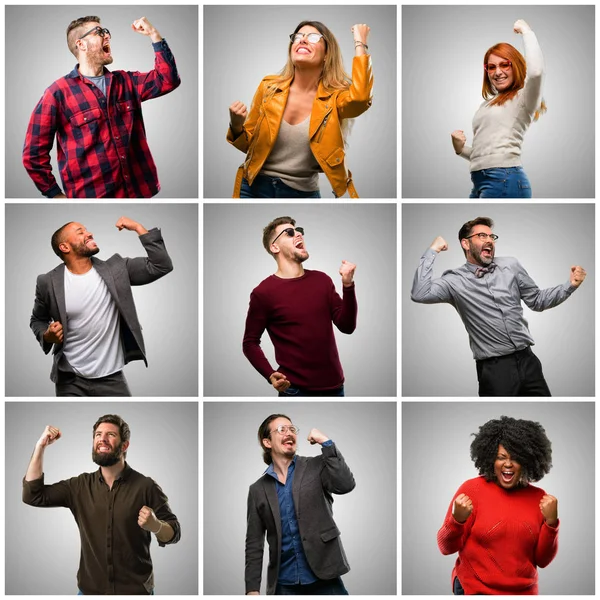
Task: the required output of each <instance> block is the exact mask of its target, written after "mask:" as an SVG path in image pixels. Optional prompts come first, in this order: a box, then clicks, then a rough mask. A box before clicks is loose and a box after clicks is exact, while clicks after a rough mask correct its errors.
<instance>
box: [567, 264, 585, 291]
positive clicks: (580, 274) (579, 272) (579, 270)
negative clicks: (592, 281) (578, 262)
mask: <svg viewBox="0 0 600 600" xmlns="http://www.w3.org/2000/svg"><path fill="white" fill-rule="evenodd" d="M586 275H587V273H586V272H585V269H584V268H583V267H579V266H575V267H571V276H570V278H569V279H570V281H571V285H573V286H575V287H579V286H580V285H581V284H582V283H583V280H584V279H585V276H586Z"/></svg>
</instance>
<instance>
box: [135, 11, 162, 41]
mask: <svg viewBox="0 0 600 600" xmlns="http://www.w3.org/2000/svg"><path fill="white" fill-rule="evenodd" d="M131 29H133V31H135V32H136V33H141V34H142V35H147V36H148V37H149V38H150V39H151V40H152V42H154V43H155V44H156V43H157V42H160V41H161V40H162V37H161V36H160V33H158V31H156V29H155V27H154V26H153V25H152V23H150V21H148V19H146V17H142V18H141V19H136V20H135V21H134V22H133V23H132V24H131Z"/></svg>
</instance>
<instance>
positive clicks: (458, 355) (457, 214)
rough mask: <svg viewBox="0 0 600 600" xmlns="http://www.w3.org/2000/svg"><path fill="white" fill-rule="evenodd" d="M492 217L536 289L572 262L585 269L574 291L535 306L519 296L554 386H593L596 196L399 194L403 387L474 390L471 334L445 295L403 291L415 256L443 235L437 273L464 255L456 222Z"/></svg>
mask: <svg viewBox="0 0 600 600" xmlns="http://www.w3.org/2000/svg"><path fill="white" fill-rule="evenodd" d="M477 216H488V217H491V218H492V219H493V220H494V223H495V227H494V231H495V232H496V233H497V234H498V236H499V239H498V242H497V243H496V255H497V256H514V257H516V258H517V259H518V260H519V262H520V263H521V264H522V265H523V266H524V267H525V269H526V270H527V272H528V273H529V275H530V276H531V277H532V278H533V280H534V281H535V282H536V283H537V285H538V286H539V287H540V289H544V288H548V287H553V286H556V285H559V284H561V283H564V282H567V281H568V280H569V274H570V269H571V265H581V266H582V267H583V268H584V269H585V270H586V271H587V278H586V280H585V281H584V282H583V284H582V285H581V287H580V288H579V289H578V290H576V291H575V292H574V293H573V294H572V295H571V297H570V298H569V299H568V300H567V301H566V302H564V303H563V304H561V305H560V306H557V307H555V308H552V309H550V310H546V311H544V312H542V313H536V312H533V311H531V310H530V309H529V308H527V306H525V304H523V314H524V316H525V318H526V319H527V321H528V322H529V330H530V331H531V334H532V335H533V338H534V340H535V342H536V344H535V346H534V348H533V350H534V352H535V354H536V355H537V356H538V357H539V359H540V360H541V361H542V365H543V368H544V375H545V377H546V381H547V382H548V385H549V387H550V391H551V392H552V395H554V396H593V395H594V365H595V361H594V350H595V337H594V326H595V313H594V306H595V291H594V290H595V260H594V256H595V246H594V235H595V228H594V205H593V204H571V205H568V204H537V205H536V204H483V205H482V204H444V205H441V204H424V205H414V204H409V205H407V204H405V205H404V206H403V210H402V253H403V258H402V348H403V352H402V395H403V396H476V395H477V389H478V388H477V373H476V371H475V361H474V360H473V354H472V352H471V349H470V347H469V338H468V335H467V332H466V330H465V328H464V325H463V323H462V320H461V319H460V317H459V316H458V313H457V312H456V311H455V309H454V308H453V307H452V306H451V305H450V304H417V303H415V302H412V301H411V299H410V290H411V287H412V281H413V277H414V274H415V271H416V269H417V267H418V266H419V260H420V258H421V256H422V255H423V253H424V252H425V250H426V249H427V248H429V246H431V243H432V242H433V240H434V238H435V237H436V236H438V235H441V236H442V237H443V238H444V239H445V240H446V241H447V242H448V246H449V249H448V250H447V251H446V252H441V253H440V254H438V256H437V258H436V261H435V265H434V277H435V278H437V277H440V276H441V275H442V273H443V272H444V271H446V270H447V269H452V268H454V267H458V266H460V265H461V264H464V262H465V257H464V254H463V252H462V249H461V247H460V245H459V242H458V230H459V229H460V227H461V226H462V224H463V223H465V222H466V221H469V220H470V219H474V218H475V217H477Z"/></svg>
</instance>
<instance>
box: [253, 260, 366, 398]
mask: <svg viewBox="0 0 600 600" xmlns="http://www.w3.org/2000/svg"><path fill="white" fill-rule="evenodd" d="M343 290H344V291H343V294H344V299H343V300H342V298H340V297H339V295H338V294H337V292H336V291H335V286H334V285H333V281H331V278H330V277H329V276H328V275H326V274H325V273H321V272H320V271H309V270H308V269H306V270H305V271H304V275H302V276H301V277H295V278H293V279H282V278H281V277H277V276H275V275H271V276H270V277H267V279H265V280H264V281H262V282H261V283H260V284H259V285H258V286H257V287H256V288H255V289H254V290H252V294H251V295H250V306H249V308H248V316H247V317H246V330H245V332H244V342H243V350H244V354H245V355H246V358H247V359H248V360H249V361H250V362H251V363H252V366H253V367H254V368H255V369H256V370H257V371H258V372H259V373H260V374H261V375H262V376H263V377H265V378H266V379H267V380H268V379H269V376H270V375H271V374H272V373H273V372H274V371H279V372H281V373H283V374H284V375H285V376H286V377H287V378H288V379H289V381H290V383H291V384H292V385H293V386H295V387H301V388H305V389H308V390H328V389H335V388H338V387H340V386H341V385H342V384H343V383H344V372H343V371H342V365H341V364H340V358H339V355H338V350H337V346H336V343H335V336H334V333H333V326H332V322H333V323H335V325H336V327H337V328H338V329H339V330H340V331H341V332H342V333H352V332H353V331H354V329H355V328H356V315H357V311H358V308H357V304H356V295H355V293H354V285H352V286H350V287H345V288H343ZM265 329H266V330H267V332H268V333H269V336H270V338H271V341H272V342H273V346H274V347H275V359H276V360H277V362H278V363H279V367H277V368H273V367H272V366H271V364H270V363H269V361H268V360H267V358H266V356H265V354H264V352H263V351H262V348H261V347H260V338H261V337H262V334H263V332H264V331H265Z"/></svg>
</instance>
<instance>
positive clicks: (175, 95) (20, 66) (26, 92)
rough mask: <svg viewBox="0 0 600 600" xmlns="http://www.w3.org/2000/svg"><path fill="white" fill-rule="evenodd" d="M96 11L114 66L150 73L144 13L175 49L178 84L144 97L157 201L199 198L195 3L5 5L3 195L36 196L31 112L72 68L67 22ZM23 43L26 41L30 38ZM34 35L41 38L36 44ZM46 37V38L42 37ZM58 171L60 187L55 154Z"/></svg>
mask: <svg viewBox="0 0 600 600" xmlns="http://www.w3.org/2000/svg"><path fill="white" fill-rule="evenodd" d="M85 15H97V16H99V17H100V18H101V19H102V25H103V26H104V27H108V29H110V32H111V35H112V41H111V47H112V51H113V56H114V62H113V63H112V65H109V66H108V69H109V70H111V71H112V70H123V71H142V72H144V71H150V70H152V69H153V68H154V52H153V50H152V42H151V41H150V40H149V38H146V37H144V36H142V35H140V34H138V33H135V32H134V31H132V30H131V23H133V21H134V20H135V19H139V18H140V17H142V16H145V17H147V19H148V20H149V21H150V22H151V23H152V24H153V25H154V26H155V27H156V29H158V31H159V32H160V34H161V35H162V36H163V37H164V38H165V39H166V40H167V42H168V43H169V47H170V48H171V51H172V52H173V56H174V57H175V61H176V62H177V69H178V71H179V76H180V77H181V85H180V86H179V87H178V88H177V89H176V90H174V91H173V92H172V93H170V94H168V95H166V96H163V97H161V98H155V99H153V100H150V101H148V102H144V104H143V107H142V110H143V113H144V124H145V127H146V134H147V136H148V145H149V146H150V151H151V152H152V156H153V157H154V162H155V163H156V168H157V170H158V177H159V180H160V183H161V191H160V192H159V194H158V196H157V197H159V198H195V197H197V196H198V31H197V29H198V7H197V6H158V5H156V6H106V5H91V6H88V5H72V6H7V7H6V39H5V43H6V81H7V82H9V83H7V90H8V91H7V94H6V144H5V148H6V158H5V165H6V197H7V198H38V197H39V196H40V193H39V192H38V190H37V188H36V187H35V185H34V184H33V182H32V181H31V179H30V177H29V175H28V174H27V171H26V170H25V168H24V167H23V162H22V160H21V153H22V151H23V142H24V141H25V133H26V131H27V124H28V123H29V117H30V116H31V113H32V112H33V109H34V108H35V106H36V104H37V103H38V101H39V100H40V98H41V97H42V94H43V93H44V90H45V89H46V88H47V87H48V86H50V84H51V83H52V82H53V81H56V80H57V79H59V78H60V77H63V76H65V75H67V74H68V73H70V72H71V71H72V70H73V67H74V66H75V64H76V63H77V60H76V58H75V57H74V56H73V55H72V54H71V53H70V52H69V49H68V48H67V41H66V40H67V38H66V31H67V26H68V25H69V23H70V22H71V21H72V20H74V19H77V18H79V17H82V16H85ZM25 40H29V42H27V43H25ZM31 40H38V41H39V43H33V42H31ZM42 40H43V42H42ZM51 157H52V167H53V172H54V176H55V177H56V180H57V182H58V184H59V185H60V186H61V188H62V182H61V180H60V176H59V173H58V163H57V161H56V144H55V145H54V148H53V149H52V152H51Z"/></svg>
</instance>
